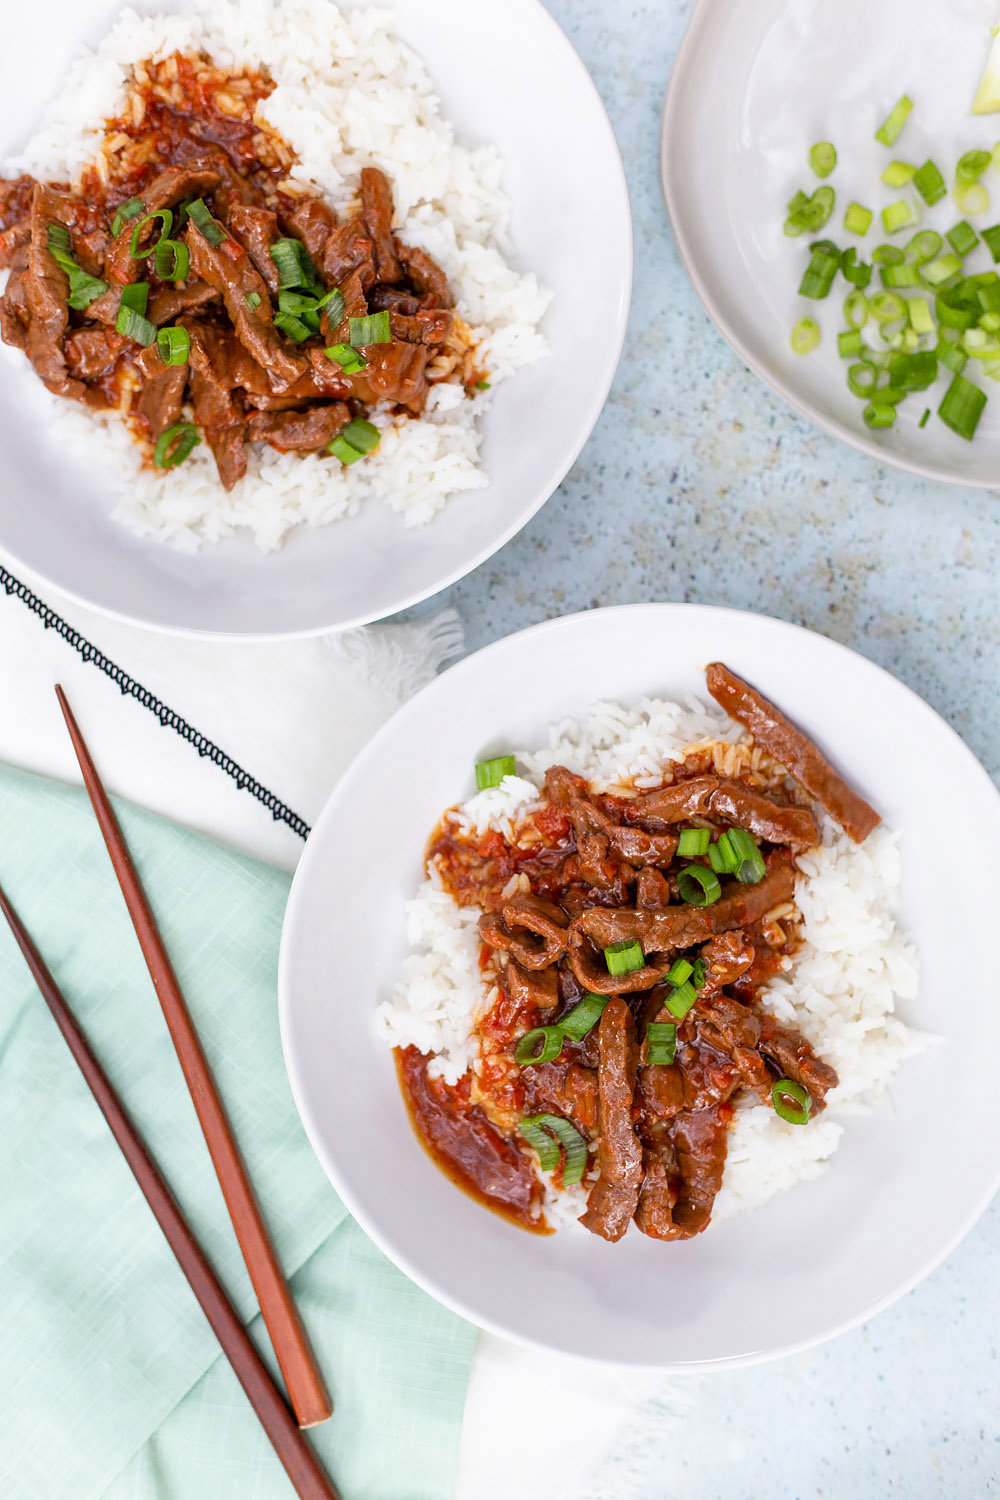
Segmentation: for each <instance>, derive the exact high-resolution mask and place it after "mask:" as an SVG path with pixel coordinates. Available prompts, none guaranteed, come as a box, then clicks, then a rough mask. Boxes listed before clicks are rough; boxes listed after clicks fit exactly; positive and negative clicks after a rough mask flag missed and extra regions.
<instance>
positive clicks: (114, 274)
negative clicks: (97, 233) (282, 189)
mask: <svg viewBox="0 0 1000 1500" xmlns="http://www.w3.org/2000/svg"><path fill="white" fill-rule="evenodd" d="M221 180H222V179H221V177H220V175H219V173H218V172H217V171H215V170H214V168H212V167H210V166H208V165H207V164H206V163H202V162H192V163H190V164H189V165H186V166H183V167H166V168H165V169H164V170H163V171H162V172H159V173H158V174H157V176H156V177H154V178H153V179H152V181H151V182H150V183H148V184H147V186H146V187H144V188H143V190H142V192H141V194H140V195H139V196H140V197H141V198H142V205H143V208H144V209H145V212H146V213H147V214H151V213H155V212H156V210H157V209H161V208H173V207H175V206H176V204H178V203H180V201H181V199H182V198H200V197H202V196H203V195H204V194H205V193H211V192H213V191H214V189H215V188H217V187H218V186H219V183H220V182H221ZM138 222H139V221H138V220H137V219H130V220H129V221H128V222H127V223H125V224H123V225H122V228H121V230H120V232H119V233H118V234H117V235H116V236H115V238H114V239H113V240H112V241H111V244H110V246H109V247H108V252H107V256H106V258H105V262H104V276H105V279H106V280H108V281H110V282H111V283H112V285H114V286H119V287H122V286H128V285H130V284H131V283H132V282H133V281H138V280H139V279H140V277H141V276H142V275H143V274H144V266H145V261H142V260H133V258H132V235H133V233H134V231H135V226H136V224H137V223H138ZM160 227H161V226H160V221H159V220H157V221H156V222H155V223H154V224H152V225H150V226H149V227H148V229H147V231H144V233H146V234H149V235H154V236H158V234H159V230H160ZM172 233H173V232H172ZM176 237H177V236H176V235H173V238H176ZM147 243H148V241H147ZM143 248H146V247H145V245H144V246H143Z"/></svg>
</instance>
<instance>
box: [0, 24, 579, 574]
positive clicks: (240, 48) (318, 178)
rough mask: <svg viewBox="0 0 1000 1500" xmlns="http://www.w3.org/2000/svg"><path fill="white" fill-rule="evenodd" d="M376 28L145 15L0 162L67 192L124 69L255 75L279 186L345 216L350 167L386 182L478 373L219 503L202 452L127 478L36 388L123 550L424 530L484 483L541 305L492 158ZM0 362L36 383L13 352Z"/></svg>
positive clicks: (83, 425)
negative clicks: (199, 66)
mask: <svg viewBox="0 0 1000 1500" xmlns="http://www.w3.org/2000/svg"><path fill="white" fill-rule="evenodd" d="M392 23H393V18H392V13H391V11H388V10H382V9H368V8H364V7H359V8H358V9H352V10H345V11H340V10H339V9H338V8H337V6H336V5H335V4H333V3H332V0H237V3H228V0H194V3H193V5H192V8H191V9H190V10H189V11H186V12H185V13H184V14H182V15H164V16H156V17H140V16H138V15H137V14H136V13H135V12H134V11H132V10H125V11H124V12H123V13H122V15H121V16H120V18H119V20H118V21H117V23H116V24H115V26H114V29H113V30H112V31H111V33H110V35H109V36H108V37H107V38H106V39H105V41H103V42H102V43H101V45H100V46H99V47H98V48H97V50H96V51H94V52H88V53H86V54H85V55H84V56H83V57H81V58H80V59H79V61H78V62H77V63H76V64H75V65H74V67H73V69H72V70H71V72H70V74H69V77H68V78H67V80H66V82H65V84H64V85H63V87H62V88H61V89H60V91H59V94H58V96H57V98H56V100H55V101H54V103H53V104H52V107H51V108H50V110H49V112H48V114H47V115H46V117H45V119H44V121H43V123H42V125H41V127H40V129H39V130H38V131H37V132H36V134H35V135H34V136H33V137H32V139H31V141H30V142H29V143H28V145H27V146H26V148H25V149H24V151H23V152H21V153H20V155H18V156H17V157H15V158H14V159H13V160H12V161H10V162H8V164H7V170H12V171H15V172H16V171H24V172H30V173H31V174H32V175H33V176H36V177H39V178H43V179H46V180H50V181H53V180H54V181H67V180H69V181H75V180H76V179H77V178H78V177H79V175H80V173H81V171H82V170H83V168H85V167H86V166H88V165H89V164H90V163H91V162H92V161H93V159H94V157H95V155H96V153H97V151H98V149H99V147H100V146H101V144H102V129H103V124H104V122H105V120H107V119H108V118H111V117H113V116H115V115H116V114H117V113H118V112H119V111H120V109H121V107H122V104H123V102H124V98H125V86H126V83H127V80H128V76H129V71H130V69H131V68H132V66H133V65H134V64H135V63H137V62H141V61H143V60H144V59H146V58H153V59H157V60H159V59H163V58H165V57H167V56H169V55H170V54H171V53H173V52H175V51H180V52H184V53H195V52H199V51H202V52H205V53H207V54H208V55H209V56H210V57H211V58H212V59H213V61H214V62H215V63H216V64H218V65H219V66H221V67H232V68H244V67H245V68H255V67H263V68H266V69H267V70H268V72H269V73H270V74H271V76H272V78H273V79H274V81H275V85H276V87H275V89H274V92H273V93H272V94H271V95H270V96H269V97H268V98H267V99H266V100H265V101H264V102H263V103H262V104H261V105H260V106H259V107H258V117H259V118H262V119H263V120H264V121H265V122H266V123H267V124H268V125H270V126H271V127H273V129H274V130H276V131H278V132H279V133H280V134H281V135H282V136H283V137H284V139H285V140H286V142H287V143H288V144H289V146H290V147H291V148H292V150H293V151H294V152H295V154H296V156H297V157H298V165H297V166H295V167H294V168H293V169H292V171H291V172H290V174H289V175H290V176H291V177H293V178H295V179H297V180H298V181H299V182H301V183H302V184H304V185H305V186H306V187H308V188H310V189H313V190H316V191H318V192H320V193H322V194H323V196H324V197H325V198H326V199H327V200H328V201H329V202H331V203H332V204H333V206H334V207H335V208H337V209H338V210H340V211H346V210H348V209H349V208H350V206H351V204H352V203H353V202H354V201H355V199H356V195H357V190H358V183H359V180H360V174H361V169H362V167H365V166H369V165H371V166H378V167H381V168H382V169H383V171H385V172H386V174H387V176H388V177H389V179H390V181H391V184H392V189H393V196H394V201H395V205H396V223H395V226H394V227H395V228H396V230H397V231H398V232H399V233H400V234H401V235H402V237H403V238H404V239H405V240H406V241H408V242H409V243H410V244H414V245H419V246H420V247H421V248H422V249H424V250H426V251H427V252H428V253H429V254H430V255H432V256H433V257H434V259H435V260H436V261H437V262H438V264H439V265H440V266H441V267H442V269H443V270H444V271H445V273H446V274H447V276H448V278H449V280H450V282H451V286H452V289H453V293H454V295H455V299H456V306H457V309H458V312H459V313H460V315H461V316H462V317H463V318H464V319H465V321H466V322H467V323H468V324H469V325H471V327H472V330H473V337H474V340H475V342H476V343H477V345H478V347H479V350H480V355H481V363H482V365H483V366H484V367H485V368H486V369H487V371H488V374H489V380H490V383H491V390H490V391H488V392H483V393H481V394H479V395H477V396H476V397H475V398H474V399H470V398H469V397H468V396H466V395H465V393H464V391H463V390H462V389H461V387H459V386H456V385H449V384H444V383H442V384H439V385H438V386H436V387H435V388H434V390H433V392H432V394H431V397H430V400H429V401H428V406H427V410H426V413H425V414H424V416H422V417H421V418H419V419H413V418H394V417H392V416H391V415H389V413H388V412H380V413H376V414H375V416H374V418H373V420H374V422H375V424H376V426H378V427H379V428H380V429H381V430H382V442H381V446H380V448H379V450H378V452H377V453H376V454H374V455H372V456H371V457H370V458H367V459H366V460H365V461H364V462H363V463H360V464H357V465H354V466H352V467H350V468H346V469H344V468H342V467H341V466H340V465H339V464H337V463H333V462H330V461H328V460H320V459H317V458H316V457H314V456H302V455H298V454H279V453H276V452H275V451H274V450H273V449H271V448H267V447H264V446H261V445H256V446H254V447H253V448H252V449H251V453H250V463H249V468H248V472H247V475H246V478H245V479H243V480H242V481H241V482H240V483H239V484H238V485H237V486H236V488H235V489H234V490H233V492H232V493H231V494H229V495H227V494H226V493H225V491H224V490H223V489H222V487H221V485H220V484H219V481H218V476H217V473H216V469H215V461H214V459H213V458H212V454H211V451H210V449H209V448H208V446H207V445H206V444H202V446H201V447H199V448H196V449H195V451H194V453H193V454H192V456H191V457H190V458H189V459H188V460H187V461H186V462H185V463H184V464H183V465H182V466H181V467H180V468H178V469H177V470H175V471H171V472H170V473H168V474H166V475H164V474H161V473H159V472H156V471H153V470H151V469H150V468H149V467H148V466H144V465H143V464H142V461H141V453H140V451H139V449H138V448H137V447H136V445H135V444H134V443H133V442H132V440H131V439H130V437H129V436H128V433H127V432H126V430H125V427H124V424H123V423H122V422H121V420H120V418H118V417H117V416H115V415H113V414H111V415H107V416H103V417H101V416H94V415H92V414H90V413H88V412H86V411H85V410H83V409H81V408H79V407H77V406H75V405H74V404H73V403H71V402H69V401H67V400H65V399H64V398H59V397H55V396H50V395H49V393H48V392H46V391H45V390H44V389H40V391H39V392H38V393H37V394H32V396H31V397H29V400H31V401H32V402H34V403H36V404H39V405H41V406H42V407H43V408H44V414H45V420H46V422H47V424H48V427H49V430H50V431H51V432H52V434H53V436H54V438H55V440H56V441H57V442H58V443H59V444H60V445H61V446H63V447H67V446H68V447H69V448H71V449H72V450H74V451H75V452H76V453H78V454H79V456H80V457H81V459H82V460H84V461H85V462H86V463H87V465H88V467H91V466H96V465H98V464H100V465H101V467H102V468H103V469H104V470H105V471H106V473H107V477H108V485H109V488H111V487H113V489H114V491H115V493H116V495H117V496H118V501H117V507H116V511H115V514H116V516H117V517H118V519H119V520H121V521H122V522H123V523H124V524H125V525H126V526H127V527H129V529H130V530H132V531H134V532H135V533H136V534H138V535H140V536H150V537H155V538H156V539H157V540H158V541H161V542H166V543H169V544H170V545H172V546H176V547H180V548H183V549H186V550H193V549H195V548H197V547H198V546H200V545H201V544H202V543H203V542H213V541H218V540H219V539H220V538H222V537H226V536H229V535H232V534H233V533H234V532H235V531H237V530H238V529H240V528H246V529H247V530H248V531H249V532H250V534H251V535H252V536H253V539H254V541H255V542H256V543H257V545H258V546H259V547H260V548H261V549H262V550H263V551H270V550H272V549H273V548H275V547H277V546H278V545H279V544H280V543H281V540H282V538H283V537H284V536H285V535H286V533H287V532H288V531H289V530H290V528H291V527H293V526H296V525H298V524H305V525H309V526H322V525H326V524H327V523H328V522H330V521H334V520H337V519H338V518H340V517H343V516H349V515H354V514H355V513H356V512H357V511H358V509H359V508H360V506H361V504H362V503H363V502H364V501H367V500H372V499H378V500H380V501H382V502H384V503H386V504H388V505H389V506H390V507H391V508H392V510H394V511H395V512H397V513H398V515H399V517H400V519H401V521H402V523H403V524H404V525H407V526H421V525H425V524H426V523H427V522H428V521H430V520H432V519H433V517H434V516H435V515H437V513H438V512H439V511H440V510H441V508H442V507H443V506H444V505H445V503H446V502H447V501H448V500H449V499H450V498H451V497H452V496H454V495H458V494H461V493H463V492H469V491H473V490H480V489H483V488H485V486H486V485H487V484H488V483H489V479H488V476H487V474H486V473H485V472H484V470H483V467H482V463H481V461H480V439H479V432H478V429H477V418H478V417H479V416H480V415H481V414H482V412H483V411H484V410H485V409H486V407H487V406H488V405H489V403H490V401H491V400H492V397H493V389H495V387H496V386H497V384H499V383H500V382H501V381H503V380H505V379H507V378H508V377H509V376H511V375H513V374H514V373H515V371H517V370H518V369H520V368H521V367H522V366H524V365H526V364H530V363H531V362H533V361H534V360H537V359H539V358H540V357H541V356H542V355H543V354H544V353H545V350H546V344H545V340H544V337H543V336H542V334H541V332H540V331H539V326H540V324H541V321H542V318H543V315H544V313H545V309H546V307H547V305H548V302H549V300H550V298H549V293H548V292H547V291H546V290H545V289H544V288H542V287H541V286H540V285H539V283H538V281H537V279H536V278H535V276H533V275H531V274H527V275H522V274H520V273H518V272H517V271H515V270H513V269H512V267H511V266H510V265H509V264H508V260H509V258H510V257H511V255H512V249H511V245H510V243H509V240H508V236H507V223H508V217H509V204H508V199H507V196H506V194H505V193H504V191H503V187H502V181H503V163H502V160H501V158H500V155H499V153H498V152H497V150H496V149H495V148H494V147H493V146H490V145H482V146H477V147H467V146H461V145H458V144H457V143H456V141H455V138H454V132H453V130H452V127H451V125H450V124H449V123H448V121H447V120H445V119H444V118H443V117H442V114H441V106H440V101H439V100H438V98H437V96H436V94H435V93H434V87H433V83H432V81H431V78H430V75H429V73H428V71H427V68H426V66H425V65H424V63H423V61H422V60H421V59H420V58H419V57H417V55H416V54H415V53H414V52H412V51H411V49H410V48H409V47H407V46H405V45H404V44H403V43H402V42H401V41H399V39H398V38H397V37H395V36H394V35H393V33H392ZM0 347H2V346H0ZM3 354H4V356H5V357H6V358H7V359H9V360H10V361H11V363H12V364H15V365H17V366H18V367H19V369H21V370H22V372H23V374H24V378H25V379H26V380H27V379H28V378H29V377H30V378H31V379H35V377H33V376H31V375H30V372H29V371H27V370H26V369H25V367H24V357H23V355H22V354H20V353H19V352H17V351H13V350H3ZM35 383H36V384H37V385H39V386H40V382H37V380H35Z"/></svg>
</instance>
